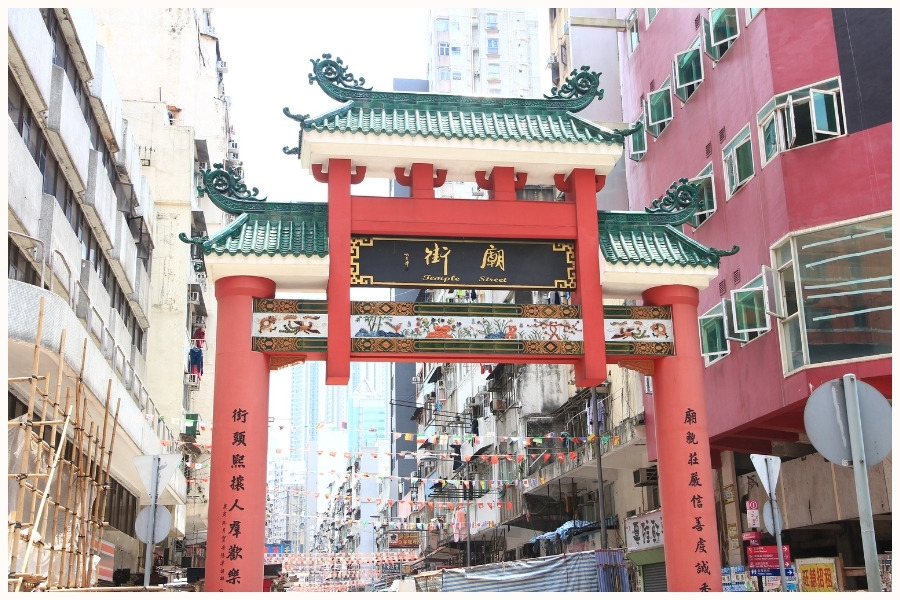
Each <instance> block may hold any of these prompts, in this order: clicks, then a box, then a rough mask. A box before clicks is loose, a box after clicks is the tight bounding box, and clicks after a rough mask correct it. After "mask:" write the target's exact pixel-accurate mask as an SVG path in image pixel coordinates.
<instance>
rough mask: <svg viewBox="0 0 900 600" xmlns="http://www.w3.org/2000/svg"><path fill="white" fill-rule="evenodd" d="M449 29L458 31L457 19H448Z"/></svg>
mask: <svg viewBox="0 0 900 600" xmlns="http://www.w3.org/2000/svg"><path fill="white" fill-rule="evenodd" d="M450 30H451V31H459V21H450Z"/></svg>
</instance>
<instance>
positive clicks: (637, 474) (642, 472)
mask: <svg viewBox="0 0 900 600" xmlns="http://www.w3.org/2000/svg"><path fill="white" fill-rule="evenodd" d="M633 475H634V487H640V486H644V485H653V484H655V483H656V482H657V481H659V477H658V475H657V471H656V467H644V468H641V469H637V470H635V471H634V472H633Z"/></svg>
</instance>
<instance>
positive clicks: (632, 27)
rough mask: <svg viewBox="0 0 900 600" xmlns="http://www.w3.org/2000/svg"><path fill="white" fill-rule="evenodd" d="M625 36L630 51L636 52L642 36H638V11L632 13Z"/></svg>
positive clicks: (626, 26)
mask: <svg viewBox="0 0 900 600" xmlns="http://www.w3.org/2000/svg"><path fill="white" fill-rule="evenodd" d="M625 35H626V36H627V38H628V51H629V52H634V50H635V48H637V46H638V42H639V41H640V36H639V35H638V20H637V10H633V11H631V15H630V16H629V17H628V21H627V22H626V23H625Z"/></svg>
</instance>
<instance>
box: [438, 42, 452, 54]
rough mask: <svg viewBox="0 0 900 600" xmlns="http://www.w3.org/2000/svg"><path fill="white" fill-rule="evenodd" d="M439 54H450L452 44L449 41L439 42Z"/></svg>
mask: <svg viewBox="0 0 900 600" xmlns="http://www.w3.org/2000/svg"><path fill="white" fill-rule="evenodd" d="M438 56H450V44H448V43H447V42H441V43H440V44H438Z"/></svg>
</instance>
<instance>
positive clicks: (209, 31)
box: [201, 25, 216, 37]
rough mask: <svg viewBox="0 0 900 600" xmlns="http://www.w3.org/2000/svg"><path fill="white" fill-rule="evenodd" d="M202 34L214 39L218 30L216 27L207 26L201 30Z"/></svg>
mask: <svg viewBox="0 0 900 600" xmlns="http://www.w3.org/2000/svg"><path fill="white" fill-rule="evenodd" d="M201 33H202V34H203V35H209V36H212V37H216V28H215V27H212V26H210V25H206V26H205V27H204V28H203V29H202V30H201Z"/></svg>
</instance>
